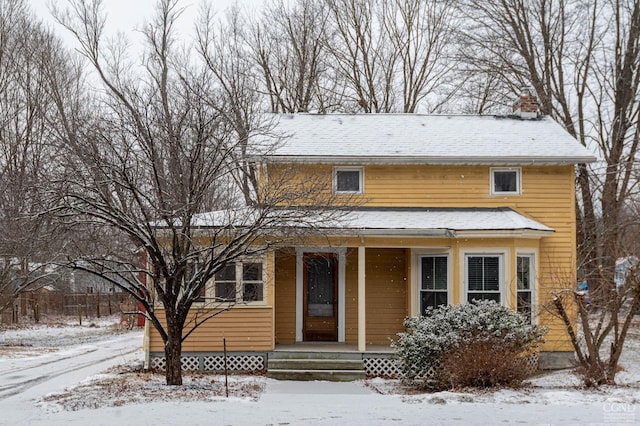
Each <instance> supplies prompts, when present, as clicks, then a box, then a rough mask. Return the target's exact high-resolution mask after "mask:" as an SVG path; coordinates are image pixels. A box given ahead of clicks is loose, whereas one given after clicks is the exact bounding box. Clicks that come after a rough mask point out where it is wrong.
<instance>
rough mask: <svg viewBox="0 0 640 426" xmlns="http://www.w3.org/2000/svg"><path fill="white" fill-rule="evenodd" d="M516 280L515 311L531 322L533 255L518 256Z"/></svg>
mask: <svg viewBox="0 0 640 426" xmlns="http://www.w3.org/2000/svg"><path fill="white" fill-rule="evenodd" d="M517 262H518V264H517V266H516V278H517V285H518V297H517V302H518V305H517V311H518V312H519V313H521V314H522V315H524V316H525V317H527V318H528V319H529V321H532V320H533V318H532V315H533V284H534V275H533V274H534V265H533V255H518V256H517Z"/></svg>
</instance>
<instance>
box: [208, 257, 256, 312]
mask: <svg viewBox="0 0 640 426" xmlns="http://www.w3.org/2000/svg"><path fill="white" fill-rule="evenodd" d="M263 271H264V268H263V265H262V262H258V261H238V262H232V263H228V264H226V265H224V266H223V267H222V268H221V269H220V270H218V272H216V274H215V278H214V279H215V283H214V288H215V299H216V301H219V302H261V301H263V300H264V274H263Z"/></svg>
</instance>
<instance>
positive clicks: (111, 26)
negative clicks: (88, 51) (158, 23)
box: [0, 0, 265, 47]
mask: <svg viewBox="0 0 640 426" xmlns="http://www.w3.org/2000/svg"><path fill="white" fill-rule="evenodd" d="M0 1H1V0H0ZM52 1H53V2H55V4H57V5H59V7H62V6H64V4H65V3H66V1H65V0H29V2H30V3H31V7H32V8H33V10H34V11H35V12H36V14H37V15H38V16H40V17H41V18H42V19H43V21H45V22H46V23H47V24H49V25H51V26H52V28H54V29H55V30H56V32H58V33H59V34H60V36H61V37H62V38H63V39H64V40H65V41H66V42H67V43H68V44H69V46H70V47H75V40H74V39H73V37H72V36H71V35H70V34H69V33H68V31H66V30H65V29H64V28H62V27H61V26H60V25H58V24H57V23H55V21H54V20H53V17H52V16H51V13H50V11H49V5H50V4H51V2H52ZM203 1H208V2H210V3H212V4H213V5H214V8H215V10H216V11H218V12H222V11H224V9H226V8H227V7H228V6H230V5H232V4H233V3H235V1H234V0H181V1H180V3H179V5H180V6H182V7H184V8H185V11H184V13H183V15H182V16H181V17H180V20H179V22H178V24H179V26H178V28H179V31H180V32H181V33H184V34H189V35H191V34H193V30H192V29H193V24H194V23H195V18H196V17H197V14H198V9H199V7H200V3H201V2H203ZM157 2H158V0H103V5H104V8H105V11H106V12H107V16H108V17H107V26H106V29H105V32H106V35H110V36H112V35H115V34H116V33H117V32H123V33H124V34H126V35H127V37H128V38H130V40H131V41H133V40H135V38H136V33H135V31H134V30H135V29H136V28H139V27H140V26H141V25H142V24H143V23H144V22H145V20H147V19H148V18H149V17H150V16H152V14H153V9H154V6H155V5H156V4H157ZM237 2H238V3H239V4H240V5H243V6H247V7H251V8H259V6H260V5H262V4H263V3H264V2H265V0H238V1H237Z"/></svg>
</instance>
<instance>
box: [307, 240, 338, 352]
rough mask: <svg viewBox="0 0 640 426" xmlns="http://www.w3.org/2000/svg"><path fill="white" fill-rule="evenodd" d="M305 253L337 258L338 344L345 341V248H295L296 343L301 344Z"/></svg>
mask: <svg viewBox="0 0 640 426" xmlns="http://www.w3.org/2000/svg"><path fill="white" fill-rule="evenodd" d="M305 253H334V254H336V255H337V256H338V342H339V343H344V341H345V298H346V291H345V282H346V278H345V277H346V260H347V249H346V247H335V248H331V247H297V248H296V342H302V341H303V338H302V322H303V310H304V306H303V305H304V301H303V298H304V294H303V293H304V282H303V281H304V276H303V275H304V265H303V263H302V262H303V258H304V254H305Z"/></svg>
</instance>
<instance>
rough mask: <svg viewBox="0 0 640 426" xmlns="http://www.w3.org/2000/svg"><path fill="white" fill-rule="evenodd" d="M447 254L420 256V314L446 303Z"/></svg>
mask: <svg viewBox="0 0 640 426" xmlns="http://www.w3.org/2000/svg"><path fill="white" fill-rule="evenodd" d="M447 270H448V268H447V256H445V255H440V256H422V257H420V314H424V313H425V311H426V310H427V308H429V307H432V308H437V307H438V306H440V305H446V304H447V303H448V298H447V281H448V280H447Z"/></svg>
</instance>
